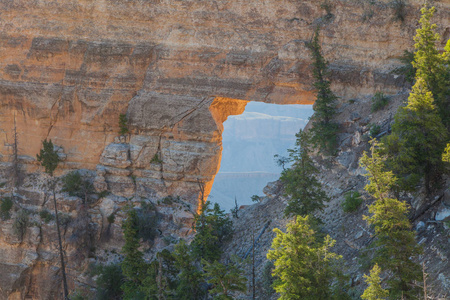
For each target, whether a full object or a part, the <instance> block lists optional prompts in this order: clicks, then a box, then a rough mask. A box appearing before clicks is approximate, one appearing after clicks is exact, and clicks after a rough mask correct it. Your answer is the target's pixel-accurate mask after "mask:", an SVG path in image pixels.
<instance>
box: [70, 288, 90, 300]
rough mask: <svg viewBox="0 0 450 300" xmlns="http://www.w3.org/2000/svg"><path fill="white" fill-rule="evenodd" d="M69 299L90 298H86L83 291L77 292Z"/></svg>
mask: <svg viewBox="0 0 450 300" xmlns="http://www.w3.org/2000/svg"><path fill="white" fill-rule="evenodd" d="M69 299H70V300H88V299H89V298H87V297H85V296H84V295H83V293H82V292H81V291H79V290H76V291H74V292H73V293H71V294H70V295H69Z"/></svg>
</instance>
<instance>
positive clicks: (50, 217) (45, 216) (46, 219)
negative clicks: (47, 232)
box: [39, 209, 55, 224]
mask: <svg viewBox="0 0 450 300" xmlns="http://www.w3.org/2000/svg"><path fill="white" fill-rule="evenodd" d="M39 216H40V217H41V219H42V221H44V222H45V223H46V224H47V223H49V222H51V221H52V220H53V219H54V218H55V217H54V216H53V215H52V214H51V213H50V212H49V211H48V210H47V209H42V210H41V211H40V212H39Z"/></svg>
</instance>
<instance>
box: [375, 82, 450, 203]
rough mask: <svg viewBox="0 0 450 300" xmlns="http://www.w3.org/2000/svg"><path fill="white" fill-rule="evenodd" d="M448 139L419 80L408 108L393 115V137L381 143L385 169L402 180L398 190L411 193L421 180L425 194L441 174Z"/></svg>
mask: <svg viewBox="0 0 450 300" xmlns="http://www.w3.org/2000/svg"><path fill="white" fill-rule="evenodd" d="M447 138H448V133H447V130H446V129H445V127H444V125H443V124H442V122H441V118H440V117H439V114H438V111H437V110H436V107H435V105H434V103H433V96H432V94H431V92H430V91H429V90H428V88H427V85H426V83H425V81H424V80H423V79H422V78H420V77H419V78H418V79H417V81H416V83H415V84H414V86H413V89H412V92H411V94H410V96H409V98H408V105H407V106H405V107H401V108H400V109H399V111H398V112H397V114H396V115H395V122H394V124H393V125H392V134H391V135H390V136H388V137H386V138H385V139H383V144H384V151H385V153H389V155H390V157H389V160H388V162H387V163H388V166H389V167H390V168H391V169H392V170H393V171H394V172H395V173H396V174H397V175H398V176H399V177H401V178H402V180H401V181H399V186H400V188H401V189H403V190H412V189H414V187H415V185H416V184H417V183H418V180H419V179H420V178H422V177H424V179H425V188H426V191H427V194H428V195H429V194H431V189H432V186H433V185H434V184H436V183H437V182H439V179H440V174H442V172H443V165H442V159H441V157H442V152H443V149H444V148H445V144H446V141H447Z"/></svg>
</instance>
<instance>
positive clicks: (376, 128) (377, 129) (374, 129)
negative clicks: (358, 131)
mask: <svg viewBox="0 0 450 300" xmlns="http://www.w3.org/2000/svg"><path fill="white" fill-rule="evenodd" d="M369 127H370V130H369V136H370V137H371V138H374V137H376V136H377V135H379V134H380V133H381V126H380V125H378V124H370V126H369Z"/></svg>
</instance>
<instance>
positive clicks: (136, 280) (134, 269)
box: [121, 207, 147, 300]
mask: <svg viewBox="0 0 450 300" xmlns="http://www.w3.org/2000/svg"><path fill="white" fill-rule="evenodd" d="M137 228H138V216H137V212H136V210H135V209H134V208H133V207H128V210H127V219H126V220H125V221H124V222H123V223H122V229H123V236H124V239H125V244H124V245H123V247H122V254H123V256H124V259H123V261H122V263H121V267H122V273H123V276H124V278H125V282H124V283H123V284H122V286H121V289H122V291H123V293H124V294H123V299H125V300H126V299H130V300H132V299H133V300H134V299H145V297H144V293H143V291H142V287H143V282H144V280H145V278H146V274H147V266H146V264H145V261H144V258H143V253H142V252H141V251H139V237H138V229H137Z"/></svg>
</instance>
